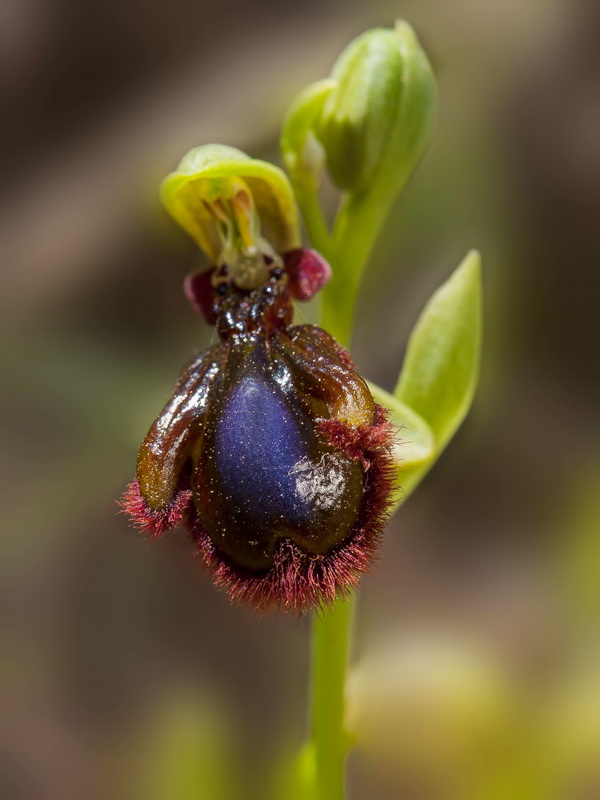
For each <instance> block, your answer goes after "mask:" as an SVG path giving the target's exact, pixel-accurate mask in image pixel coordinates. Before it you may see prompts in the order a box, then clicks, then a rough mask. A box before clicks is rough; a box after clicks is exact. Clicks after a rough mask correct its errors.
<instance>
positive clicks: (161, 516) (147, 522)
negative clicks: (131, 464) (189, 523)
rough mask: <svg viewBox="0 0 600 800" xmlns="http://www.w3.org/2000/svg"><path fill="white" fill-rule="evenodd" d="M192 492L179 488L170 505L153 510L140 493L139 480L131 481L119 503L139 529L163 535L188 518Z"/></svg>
mask: <svg viewBox="0 0 600 800" xmlns="http://www.w3.org/2000/svg"><path fill="white" fill-rule="evenodd" d="M191 503H192V493H191V491H190V490H189V489H181V490H179V491H178V492H177V493H176V494H175V496H174V497H173V499H172V500H171V502H170V503H169V505H167V506H165V507H164V508H161V509H160V510H159V511H153V510H152V509H151V508H150V506H149V505H148V503H147V502H146V501H145V500H144V498H143V497H142V495H141V493H140V486H139V484H138V482H137V480H133V481H131V483H130V484H129V486H128V487H127V489H126V490H125V493H124V494H123V497H122V498H121V500H120V502H119V505H120V506H121V508H122V509H123V511H124V512H125V513H126V514H127V516H128V517H129V518H130V519H131V521H132V522H133V524H134V525H135V527H136V528H139V530H142V531H146V532H147V533H149V534H150V536H151V537H152V538H156V537H157V536H161V535H162V534H163V533H165V532H166V531H168V530H170V529H171V528H176V527H177V526H178V525H181V523H182V522H184V520H186V519H187V517H188V514H189V511H190V509H191Z"/></svg>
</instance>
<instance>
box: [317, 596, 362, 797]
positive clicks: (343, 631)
mask: <svg viewBox="0 0 600 800" xmlns="http://www.w3.org/2000/svg"><path fill="white" fill-rule="evenodd" d="M353 616H354V599H353V598H351V599H349V600H341V599H340V600H337V601H336V602H335V604H334V606H333V607H332V608H331V609H330V610H327V611H325V612H323V613H322V614H320V615H319V614H315V616H314V618H313V628H312V636H313V643H312V648H313V649H312V658H313V666H312V714H313V718H312V737H313V747H314V757H315V800H343V798H344V795H345V789H344V787H345V761H346V755H347V752H348V741H347V736H346V733H345V730H344V710H345V702H344V694H345V688H346V673H347V670H348V661H349V655H350V642H351V635H352V620H353Z"/></svg>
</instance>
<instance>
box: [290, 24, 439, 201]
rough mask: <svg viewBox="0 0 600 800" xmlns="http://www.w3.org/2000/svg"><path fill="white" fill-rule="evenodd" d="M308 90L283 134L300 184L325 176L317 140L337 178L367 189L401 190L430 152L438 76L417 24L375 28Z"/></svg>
mask: <svg viewBox="0 0 600 800" xmlns="http://www.w3.org/2000/svg"><path fill="white" fill-rule="evenodd" d="M321 86H323V89H322V90H320V91H317V92H311V91H307V90H305V92H303V93H302V94H301V95H300V97H299V98H298V100H297V101H296V103H295V105H294V106H293V107H292V109H291V111H290V114H289V116H288V119H287V121H286V125H285V128H284V132H283V138H282V151H283V157H284V161H285V163H286V166H287V167H288V170H289V171H290V174H291V175H292V178H293V179H294V180H295V182H304V183H306V181H307V179H309V178H310V179H311V182H313V183H314V180H315V178H316V177H317V176H316V175H315V174H314V173H315V170H316V169H317V168H318V167H320V164H319V162H318V160H315V159H314V158H310V153H311V152H314V146H315V144H318V145H320V147H321V148H322V150H323V155H324V159H323V161H324V163H325V165H326V166H327V168H328V170H329V173H330V175H331V178H332V180H333V181H334V183H335V184H336V185H337V186H338V187H339V188H340V189H341V190H343V191H347V192H352V193H359V192H362V191H364V190H368V189H370V188H372V187H374V185H375V184H377V185H378V188H379V187H381V188H382V189H384V190H387V191H390V192H391V193H392V194H394V195H395V194H396V193H397V192H399V191H400V189H401V188H402V186H403V184H404V183H405V181H406V179H407V178H408V176H409V175H410V173H411V172H412V170H413V168H414V167H415V165H416V163H417V161H418V160H419V158H420V156H421V155H422V153H423V150H424V149H425V147H426V145H427V142H428V139H429V133H430V128H431V119H432V112H433V107H434V102H435V81H434V78H433V74H432V71H431V67H430V64H429V61H428V60H427V56H426V55H425V53H424V52H423V49H422V48H421V46H420V44H419V41H418V39H417V37H416V35H415V33H414V31H413V30H412V28H411V27H410V26H409V25H408V24H407V23H405V22H401V21H400V22H398V23H397V24H396V27H395V28H394V29H386V28H376V29H373V30H370V31H367V32H366V33H364V34H363V35H362V36H359V37H358V38H357V39H355V40H354V41H353V42H351V43H350V45H348V47H347V48H346V49H345V50H344V52H343V53H342V54H341V56H340V57H339V59H338V61H337V63H336V64H335V66H334V68H333V71H332V74H331V79H330V80H329V81H327V82H323V83H322V84H321Z"/></svg>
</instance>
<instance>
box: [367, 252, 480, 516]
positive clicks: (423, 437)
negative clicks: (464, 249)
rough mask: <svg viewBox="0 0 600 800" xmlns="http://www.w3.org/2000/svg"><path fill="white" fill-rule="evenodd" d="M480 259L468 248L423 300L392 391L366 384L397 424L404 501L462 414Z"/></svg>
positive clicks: (473, 350) (474, 372) (471, 387)
mask: <svg viewBox="0 0 600 800" xmlns="http://www.w3.org/2000/svg"><path fill="white" fill-rule="evenodd" d="M481 319H482V308H481V262H480V258H479V254H478V253H476V252H474V251H472V252H470V253H469V254H468V255H467V256H466V258H465V259H464V260H463V262H462V263H461V265H460V266H459V267H458V269H457V270H456V271H455V272H454V274H453V275H452V276H451V277H450V279H449V280H448V281H446V283H445V284H443V285H442V286H441V287H440V288H439V289H438V290H437V292H435V294H434V295H433V297H432V298H431V299H430V300H429V302H428V303H427V305H426V306H425V308H424V309H423V312H422V313H421V316H420V317H419V319H418V321H417V324H416V325H415V327H414V329H413V332H412V334H411V337H410V340H409V343H408V348H407V351H406V358H405V360H404V366H403V369H402V372H401V374H400V377H399V379H398V383H397V385H396V389H395V391H394V394H393V395H391V394H388V392H386V391H384V390H383V389H380V388H379V387H378V386H374V385H372V384H370V389H371V392H372V394H373V397H374V398H375V400H376V401H377V402H378V403H381V405H383V406H385V407H386V408H387V409H388V411H389V413H390V418H391V420H392V421H393V423H394V424H395V425H397V426H398V428H399V429H400V437H401V439H400V440H399V442H398V444H397V446H396V458H397V465H398V484H399V485H400V486H401V487H402V491H401V493H400V495H399V496H398V499H397V504H398V505H399V504H400V503H402V502H404V501H405V500H406V499H407V498H408V496H409V495H410V493H411V492H412V491H413V490H414V489H415V488H416V487H417V485H418V484H419V483H420V482H421V480H422V479H423V478H424V476H425V474H426V473H427V472H428V470H429V469H430V468H431V467H432V466H433V464H434V463H435V461H436V460H437V459H438V457H439V455H440V453H441V452H442V450H443V449H444V447H445V446H446V444H447V443H448V441H449V440H450V438H451V437H452V435H453V434H454V432H455V431H456V429H457V428H458V426H459V425H460V423H461V422H462V420H463V419H464V417H465V415H466V414H467V411H468V410H469V407H470V405H471V401H472V399H473V395H474V393H475V388H476V385H477V378H478V374H479V359H480V351H481V328H482V321H481Z"/></svg>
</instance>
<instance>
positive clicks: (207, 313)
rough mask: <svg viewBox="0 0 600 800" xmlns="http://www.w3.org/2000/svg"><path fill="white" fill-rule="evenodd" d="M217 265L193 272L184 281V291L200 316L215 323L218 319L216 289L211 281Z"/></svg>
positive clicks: (209, 322) (210, 323)
mask: <svg viewBox="0 0 600 800" xmlns="http://www.w3.org/2000/svg"><path fill="white" fill-rule="evenodd" d="M214 271H215V267H211V268H210V269H205V270H198V271H197V272H191V273H190V274H189V275H188V276H187V277H186V278H185V280H184V282H183V291H184V292H185V296H186V297H187V299H188V300H189V301H190V303H191V304H192V306H193V307H194V308H195V309H196V311H197V312H198V313H199V314H200V316H201V317H202V318H203V319H204V320H205V321H206V322H208V324H209V325H214V324H215V323H216V321H217V313H216V303H215V290H214V288H213V285H212V283H211V278H212V274H213V272H214Z"/></svg>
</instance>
